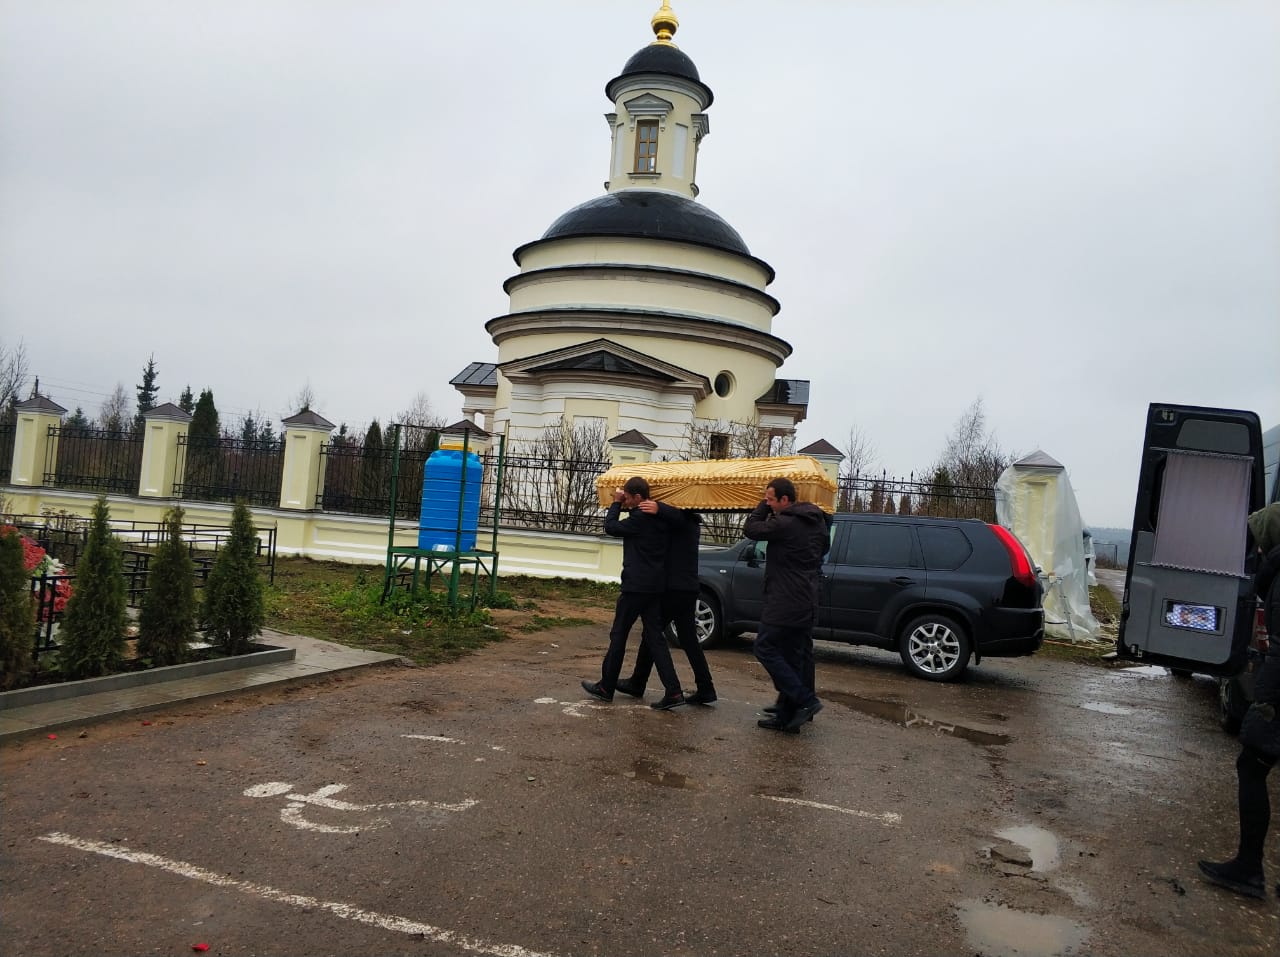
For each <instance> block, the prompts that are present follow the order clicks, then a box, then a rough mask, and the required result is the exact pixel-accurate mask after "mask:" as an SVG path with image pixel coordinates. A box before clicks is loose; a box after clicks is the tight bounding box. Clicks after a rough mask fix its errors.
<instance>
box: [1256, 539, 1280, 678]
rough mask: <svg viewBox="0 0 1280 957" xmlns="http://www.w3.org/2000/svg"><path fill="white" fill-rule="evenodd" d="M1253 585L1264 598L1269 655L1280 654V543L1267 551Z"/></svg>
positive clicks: (1259, 595)
mask: <svg viewBox="0 0 1280 957" xmlns="http://www.w3.org/2000/svg"><path fill="white" fill-rule="evenodd" d="M1253 585H1254V588H1256V589H1257V592H1258V597H1259V598H1260V599H1262V608H1263V612H1262V614H1263V619H1264V620H1265V621H1266V623H1267V637H1268V647H1267V653H1268V654H1269V655H1276V654H1280V648H1277V647H1275V646H1276V645H1278V644H1280V545H1277V546H1276V547H1275V548H1273V549H1271V551H1269V552H1267V554H1266V557H1265V558H1263V559H1262V565H1261V566H1260V567H1259V568H1258V572H1257V574H1256V575H1254V576H1253Z"/></svg>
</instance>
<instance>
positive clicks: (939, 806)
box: [0, 603, 1280, 957]
mask: <svg viewBox="0 0 1280 957" xmlns="http://www.w3.org/2000/svg"><path fill="white" fill-rule="evenodd" d="M504 614H512V615H519V614H520V613H518V612H512V613H504ZM539 614H540V615H542V616H545V617H556V616H563V617H573V618H582V617H584V611H583V609H582V607H581V606H580V605H574V606H573V607H572V608H568V607H566V608H565V609H561V610H557V609H555V608H553V607H551V606H550V605H549V604H545V603H544V604H543V605H542V607H540V609H539ZM585 617H590V618H592V623H591V624H586V625H576V626H573V627H553V628H549V629H546V630H540V631H534V632H528V633H520V634H518V635H517V636H516V637H514V638H512V639H511V640H508V641H505V642H502V643H498V644H495V645H492V646H489V647H486V648H485V649H483V650H482V651H480V652H478V653H477V654H474V655H472V656H470V657H467V658H464V659H461V660H459V661H456V662H454V663H452V664H448V665H441V666H437V667H432V668H387V669H380V670H373V671H368V672H364V673H362V674H358V675H357V676H355V677H351V678H346V679H340V678H335V679H330V680H326V681H324V682H321V683H317V684H310V685H305V686H299V687H293V688H286V689H283V690H277V691H274V692H261V693H246V694H243V695H240V696H237V697H233V698H228V699H222V700H219V701H215V702H210V703H205V704H198V703H195V704H192V705H190V706H177V707H174V708H171V709H169V710H167V711H161V712H156V713H153V714H149V715H147V716H145V717H144V718H137V717H134V718H130V719H119V720H115V721H110V722H105V723H100V724H93V725H89V726H86V727H84V728H83V729H73V728H69V729H64V730H62V731H60V732H58V735H57V738H56V739H48V738H44V737H41V738H34V739H28V740H24V741H21V742H18V743H16V744H8V745H6V746H5V748H4V750H3V753H2V754H0V772H2V773H3V785H2V786H3V811H4V813H3V819H2V820H0V840H2V841H3V847H4V856H3V860H2V861H0V882H2V885H3V887H4V899H5V908H4V941H5V946H4V950H5V952H7V953H15V954H16V953H21V954H27V955H61V954H95V955H111V954H175V955H176V954H184V953H186V954H189V953H191V952H192V947H193V946H196V945H201V944H206V945H207V946H208V951H207V953H209V954H236V955H240V954H270V955H275V954H280V955H286V954H302V953H306V954H358V955H365V954H369V955H374V954H426V955H446V954H493V955H502V957H526V955H533V954H565V955H577V954H600V955H606V954H607V955H617V957H631V955H644V954H672V955H693V954H708V955H728V954H764V953H768V954H943V953H945V954H988V955H1004V954H1010V955H1011V954H1019V955H1053V954H1099V955H1110V954H1114V955H1143V954H1152V955H1156V954H1161V955H1164V954H1168V955H1199V954H1206V953H1214V954H1260V955H1261V954H1266V955H1273V954H1275V953H1276V942H1277V940H1280V903H1278V902H1277V901H1276V899H1275V898H1274V897H1273V898H1271V899H1269V900H1268V901H1266V902H1256V903H1255V902H1250V901H1246V900H1243V899H1239V898H1236V897H1235V896H1233V895H1230V894H1228V893H1226V892H1224V891H1221V890H1219V889H1217V888H1213V887H1210V886H1208V885H1206V884H1204V883H1202V882H1201V881H1200V880H1199V878H1198V877H1197V876H1196V874H1197V872H1196V868H1195V861H1196V859H1197V858H1200V857H1219V858H1220V857H1225V856H1228V855H1229V854H1230V853H1231V852H1232V851H1233V850H1234V840H1235V820H1236V818H1235V808H1234V768H1233V762H1234V759H1235V753H1236V751H1235V746H1234V744H1233V742H1232V741H1231V740H1230V739H1229V738H1228V737H1226V736H1225V735H1224V734H1223V733H1222V732H1221V731H1220V730H1219V729H1218V728H1217V726H1216V724H1215V721H1214V712H1213V707H1212V703H1213V688H1212V685H1211V684H1210V682H1208V681H1202V680H1190V681H1187V680H1180V679H1175V678H1172V677H1170V676H1169V675H1168V674H1166V673H1165V672H1163V670H1161V669H1152V668H1138V669H1118V670H1108V669H1103V668H1098V667H1090V666H1086V665H1080V664H1076V663H1072V662H1067V661H1057V660H1051V659H1048V658H1041V657H1036V658H1030V659H1016V660H999V659H989V660H986V661H984V662H983V663H982V664H981V666H980V667H977V668H975V669H974V670H973V672H972V675H971V677H970V678H969V679H968V680H966V681H964V682H962V683H960V684H956V685H936V684H931V683H928V682H924V681H920V680H917V679H913V678H911V677H909V676H907V675H906V673H905V672H904V671H903V668H902V666H901V663H900V662H899V661H898V660H897V658H896V657H895V656H893V655H890V654H887V653H884V652H875V651H869V650H860V649H853V648H849V647H846V646H838V645H829V644H820V653H819V664H818V688H819V694H820V695H821V696H822V697H823V699H824V700H825V702H826V705H827V706H826V708H825V710H824V711H823V712H822V713H821V714H820V715H819V716H818V717H817V720H816V721H814V722H813V724H811V725H808V726H806V727H805V729H804V730H803V731H802V732H801V733H800V734H799V735H795V736H792V735H783V734H779V733H777V732H771V731H766V730H762V729H759V728H757V726H756V720H757V718H758V713H757V711H758V708H759V707H760V706H761V705H763V704H766V703H768V702H769V701H771V700H772V696H773V694H772V689H771V688H770V687H769V686H768V684H767V681H766V678H765V676H764V673H763V671H762V670H761V669H760V667H759V665H758V664H757V663H756V662H755V660H754V658H753V657H752V655H751V652H750V644H749V642H747V641H744V640H737V641H733V642H730V643H729V644H728V645H727V646H726V647H723V648H719V649H715V650H712V651H711V652H709V660H710V663H711V667H712V669H713V671H714V673H715V676H716V684H717V689H718V691H719V694H720V700H719V701H718V702H717V703H716V705H715V706H714V707H710V708H697V707H693V706H689V707H684V708H680V709H676V710H674V711H671V712H655V711H652V710H651V709H649V708H648V707H647V706H645V705H644V704H641V703H639V702H636V701H634V700H633V699H630V698H625V697H622V696H619V697H618V698H617V699H616V700H615V701H614V702H613V703H612V704H603V703H600V702H595V701H592V700H590V699H588V698H587V697H586V696H585V695H584V694H583V693H582V691H581V689H580V688H579V684H578V682H579V680H580V679H581V678H595V677H598V674H599V664H600V658H601V655H602V653H603V646H604V631H605V626H606V624H607V620H608V609H599V610H598V612H592V613H590V614H589V615H585ZM675 657H676V663H677V667H678V668H680V670H681V673H682V674H683V675H685V676H687V675H688V666H687V663H686V662H684V661H683V657H682V655H681V654H680V653H679V652H678V651H677V652H676V653H675ZM655 692H656V685H655V686H654V687H653V688H652V689H651V693H650V695H649V700H654V699H656V697H657V694H656V693H655ZM1268 868H1269V873H1270V875H1271V877H1272V881H1273V882H1274V879H1276V878H1280V840H1276V839H1274V836H1273V839H1272V841H1271V842H1270V854H1269V856H1268Z"/></svg>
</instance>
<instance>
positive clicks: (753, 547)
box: [742, 542, 769, 562]
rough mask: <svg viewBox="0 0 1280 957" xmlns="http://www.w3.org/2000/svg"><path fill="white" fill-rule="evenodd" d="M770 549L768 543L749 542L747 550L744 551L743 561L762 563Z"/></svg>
mask: <svg viewBox="0 0 1280 957" xmlns="http://www.w3.org/2000/svg"><path fill="white" fill-rule="evenodd" d="M768 548H769V543H768V542H747V546H746V548H744V549H743V550H742V560H743V561H747V562H751V561H756V562H762V561H764V559H765V552H766V551H767V550H768Z"/></svg>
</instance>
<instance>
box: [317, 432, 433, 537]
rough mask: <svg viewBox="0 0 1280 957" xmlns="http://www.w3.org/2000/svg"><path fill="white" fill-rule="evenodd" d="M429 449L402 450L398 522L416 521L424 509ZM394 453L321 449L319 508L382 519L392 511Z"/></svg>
mask: <svg viewBox="0 0 1280 957" xmlns="http://www.w3.org/2000/svg"><path fill="white" fill-rule="evenodd" d="M430 455H431V452H430V451H429V450H427V449H401V450H400V471H399V478H398V481H397V483H396V518H407V519H416V518H417V517H418V515H419V512H420V511H421V507H422V479H423V475H424V473H425V469H426V463H427V458H428V457H429V456H430ZM394 464H395V449H382V448H378V449H365V448H361V447H360V446H358V445H336V444H332V443H330V444H325V445H322V446H321V447H320V468H321V471H320V487H321V490H320V492H319V493H318V494H317V495H316V508H320V509H324V510H325V511H326V512H350V513H353V514H356V515H381V516H383V517H385V516H386V515H387V514H388V512H389V511H390V509H391V473H392V469H393V466H394Z"/></svg>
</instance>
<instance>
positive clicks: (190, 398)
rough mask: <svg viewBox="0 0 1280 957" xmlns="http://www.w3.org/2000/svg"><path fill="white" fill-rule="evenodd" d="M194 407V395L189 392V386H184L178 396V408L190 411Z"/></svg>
mask: <svg viewBox="0 0 1280 957" xmlns="http://www.w3.org/2000/svg"><path fill="white" fill-rule="evenodd" d="M195 407H196V397H195V396H194V395H192V394H191V386H189V385H188V386H186V387H185V388H184V389H183V390H182V395H181V396H180V397H179V398H178V408H179V409H181V410H182V411H183V412H188V413H189V412H191V410H192V409H194V408H195Z"/></svg>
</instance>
